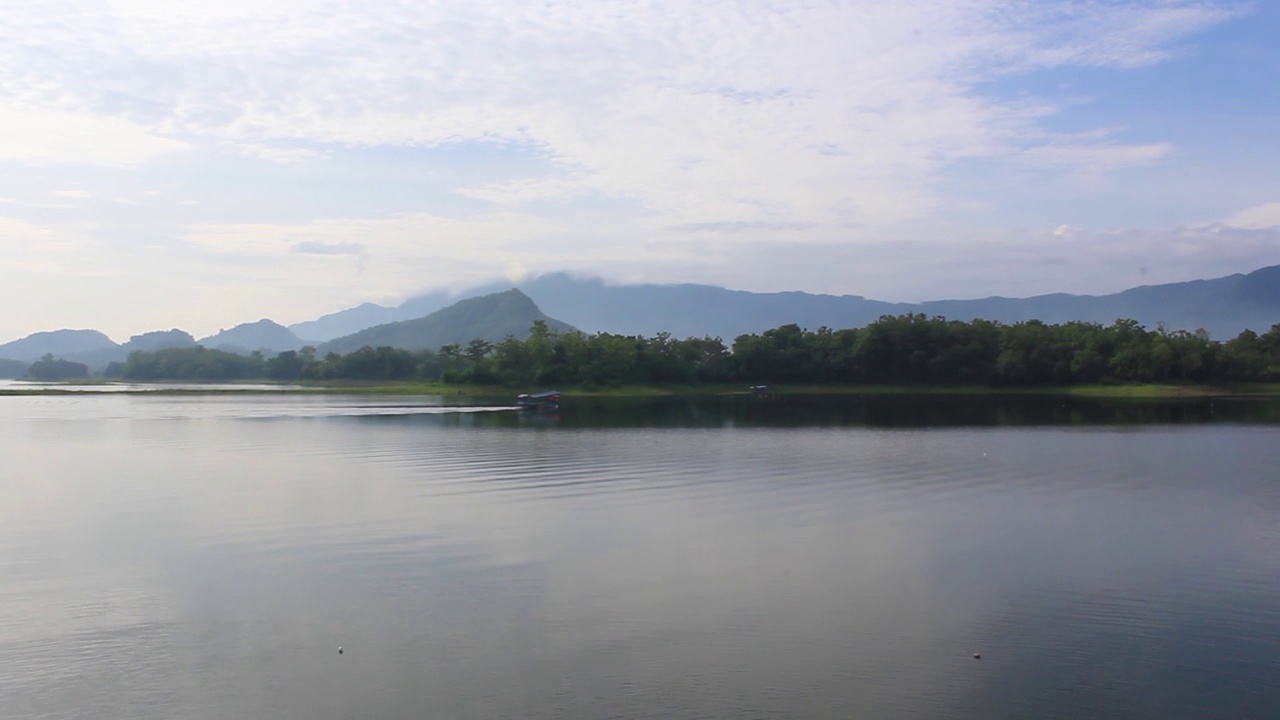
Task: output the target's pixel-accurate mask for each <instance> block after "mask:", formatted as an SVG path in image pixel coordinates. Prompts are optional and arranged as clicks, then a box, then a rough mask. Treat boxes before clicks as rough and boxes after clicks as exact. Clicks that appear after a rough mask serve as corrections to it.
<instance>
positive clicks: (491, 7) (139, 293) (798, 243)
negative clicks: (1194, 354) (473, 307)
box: [0, 0, 1280, 342]
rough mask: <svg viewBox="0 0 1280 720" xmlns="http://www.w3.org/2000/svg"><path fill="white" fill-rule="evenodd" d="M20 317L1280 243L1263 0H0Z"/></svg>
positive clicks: (7, 228) (842, 285) (6, 163)
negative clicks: (565, 281)
mask: <svg viewBox="0 0 1280 720" xmlns="http://www.w3.org/2000/svg"><path fill="white" fill-rule="evenodd" d="M0 6H2V7H3V12H0V308H3V311H0V342H5V341H8V340H11V339H14V338H17V337H21V336H23V335H26V334H29V333H31V332H36V331H40V330H52V329H57V328H64V327H71V328H96V329H99V330H102V331H104V332H106V333H107V334H108V335H110V336H111V337H112V338H113V339H115V340H117V341H124V340H126V339H128V337H129V336H130V335H133V334H137V333H142V332H146V331H150V330H160V329H169V328H174V327H177V328H181V329H184V330H187V331H188V332H191V333H192V334H194V335H196V336H197V337H200V336H203V335H207V334H212V333H214V332H217V331H218V330H219V329H221V328H229V327H231V326H233V325H235V324H237V323H241V322H249V321H254V320H257V319H259V318H262V317H269V318H271V319H273V320H276V321H277V322H281V323H285V324H288V323H293V322H300V321H304V320H310V319H314V318H316V317H318V316H320V315H322V314H325V313H328V312H333V311H336V310H340V309H343V308H346V307H350V306H353V305H357V304H359V303H362V302H366V301H372V302H379V303H383V304H388V303H396V302H399V301H400V300H403V299H405V298H407V297H411V296H413V295H415V294H419V293H421V292H426V291H432V290H441V289H444V290H462V289H465V288H467V287H471V286H475V285H479V284H482V283H487V282H492V281H494V280H497V279H501V278H507V279H510V280H512V281H513V282H514V281H518V280H520V279H522V278H527V277H532V276H535V275H537V274H540V273H545V272H555V271H569V272H573V273H575V274H580V275H584V276H593V277H602V278H605V279H606V280H608V281H611V282H618V283H631V282H700V283H709V284H715V285H721V286H725V287H731V288H735V289H743V290H755V291H778V290H805V291H809V292H823V293H833V294H855V295H862V296H865V297H870V298H875V299H881V300H891V301H919V300H930V299H942V298H970V297H985V296H989V295H1006V296H1027V295H1034V294H1039V293H1047V292H1059V291H1063V292H1075V293H1092V294H1098V293H1108V292H1116V291H1119V290H1122V289H1125V288H1128V287H1132V286H1135V285H1143V284H1152V283H1160V282H1176V281H1182V280H1190V279H1196V278H1204V277H1218V276H1223V275H1228V274H1232V273H1237V272H1248V271H1250V270H1253V269H1256V268H1258V267H1263V266H1266V265H1274V264H1277V263H1280V133H1277V130H1276V129H1277V128H1278V127H1280V40H1277V38H1280V3H1277V2H1273V1H1272V0H1255V1H1252V2H1246V1H1243V0H1127V1H1122V0H1044V1H1038V0H843V1H835V0H830V1H824V0H732V1H730V0H704V1H701V2H689V1H688V0H671V1H663V0H653V1H648V2H645V1H642V0H616V1H615V0H588V1H583V2H549V1H546V2H535V1H534V0H519V1H516V0H464V1H459V2H452V1H449V0H441V1H437V2H433V1H430V0H273V2H270V3H267V2H261V0H220V1H219V2H217V3H209V2H204V1H203V0H201V1H199V2H187V1H186V0H91V1H90V0H42V1H41V2H38V3H35V2H28V1H27V0H0Z"/></svg>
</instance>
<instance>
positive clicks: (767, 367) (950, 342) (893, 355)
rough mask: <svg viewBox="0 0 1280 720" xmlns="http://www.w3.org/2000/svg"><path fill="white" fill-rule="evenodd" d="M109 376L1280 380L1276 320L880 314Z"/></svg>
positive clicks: (168, 363) (589, 383)
mask: <svg viewBox="0 0 1280 720" xmlns="http://www.w3.org/2000/svg"><path fill="white" fill-rule="evenodd" d="M106 375H107V376H110V377H118V378H123V379H126V380H245V379H263V378H265V379H272V380H282V381H297V380H359V381H421V382H445V383H454V384H476V385H507V386H513V387H514V386H556V385H565V386H583V387H593V386H594V387H608V386H618V385H668V384H670V385H694V384H702V383H738V382H746V383H804V384H835V383H841V384H862V383H865V384H902V385H987V386H1011V387H1016V386H1044V385H1068V384H1079V383H1108V382H1115V383H1134V382H1138V383H1162V382H1174V383H1179V382H1181V383H1212V382H1221V381H1243V382H1258V381H1280V325H1275V326H1272V328H1271V329H1270V330H1269V331H1268V332H1266V333H1264V334H1261V335H1259V334H1257V333H1256V332H1254V331H1252V330H1246V331H1244V332H1242V333H1240V334H1239V335H1238V336H1237V337H1235V338H1233V339H1231V340H1228V341H1226V342H1216V341H1212V340H1210V339H1209V337H1208V335H1207V334H1206V333H1205V332H1203V331H1197V332H1186V331H1182V330H1176V331H1167V330H1165V329H1164V328H1162V327H1158V328H1156V329H1154V330H1148V329H1146V328H1144V327H1142V326H1141V325H1139V324H1138V323H1137V322H1136V321H1134V320H1118V321H1116V322H1115V323H1113V324H1111V325H1109V326H1103V325H1100V324H1097V323H1086V322H1067V323H1061V324H1046V323H1043V322H1040V321H1037V320H1029V321H1026V322H1019V323H1013V324H1004V323H998V322H992V321H987V320H973V321H969V322H962V321H957V320H947V319H945V318H941V317H932V318H930V317H926V316H924V315H922V314H910V315H901V316H885V317H882V318H880V319H879V320H877V321H875V322H873V323H871V324H869V325H867V326H865V327H862V328H854V329H844V330H832V329H830V328H826V327H822V328H819V329H817V330H815V331H810V330H806V329H802V328H800V327H799V326H797V325H794V324H793V325H783V326H781V327H778V328H774V329H772V330H766V331H764V332H762V333H759V334H747V335H741V336H739V337H737V338H735V339H734V341H733V344H732V346H726V345H725V344H724V343H723V342H722V341H721V340H720V339H719V338H711V337H706V338H689V339H677V338H673V337H671V336H670V335H669V334H666V333H659V334H657V335H655V336H653V337H640V336H630V335H617V334H612V333H596V334H594V335H587V334H582V333H564V334H560V333H556V332H554V331H552V330H551V329H550V328H548V327H547V325H546V323H545V322H542V321H538V322H535V323H534V325H533V327H532V329H531V332H530V334H529V336H528V337H527V338H525V339H523V340H521V339H516V338H514V337H508V338H507V339H506V340H503V341H501V342H497V343H490V342H487V341H484V340H472V341H471V342H470V343H467V344H466V345H461V344H454V345H445V346H444V347H442V348H440V349H439V351H437V352H432V351H418V352H412V351H409V350H403V349H399V348H391V347H379V348H372V347H364V348H361V349H359V350H356V351H354V352H351V353H347V354H345V355H339V354H336V353H330V354H328V355H325V356H324V357H317V355H316V352H315V350H314V348H309V347H308V348H303V349H302V350H300V351H293V350H290V351H287V352H282V353H279V354H278V355H275V356H273V357H264V356H263V355H262V354H260V353H254V354H253V355H248V356H245V355H237V354H234V353H229V352H224V351H220V350H210V349H206V348H203V347H195V348H173V349H167V350H159V351H154V352H134V353H131V354H130V355H129V358H128V360H127V361H125V362H123V363H113V364H112V366H111V367H110V368H108V370H107V373H106Z"/></svg>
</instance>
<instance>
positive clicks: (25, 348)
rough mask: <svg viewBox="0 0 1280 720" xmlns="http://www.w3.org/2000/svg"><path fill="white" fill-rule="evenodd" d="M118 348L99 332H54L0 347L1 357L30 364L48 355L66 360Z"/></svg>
mask: <svg viewBox="0 0 1280 720" xmlns="http://www.w3.org/2000/svg"><path fill="white" fill-rule="evenodd" d="M115 347H118V346H117V345H116V344H115V342H113V341H112V340H111V338H109V337H107V336H106V335H103V334H102V333H100V332H98V331H97V330H52V331H49V332H38V333H33V334H31V335H28V336H26V337H24V338H22V339H20V340H14V341H13V342H8V343H5V344H4V345H0V357H3V358H9V359H12V360H25V361H27V362H28V364H30V363H33V362H35V361H36V360H39V359H40V358H41V357H43V356H44V355H45V354H46V353H48V354H52V355H53V356H55V357H60V358H65V357H67V356H69V355H71V354H74V353H87V352H93V351H95V350H103V349H110V348H115Z"/></svg>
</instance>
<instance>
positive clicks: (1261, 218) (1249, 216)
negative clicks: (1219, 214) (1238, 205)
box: [1223, 202, 1280, 230]
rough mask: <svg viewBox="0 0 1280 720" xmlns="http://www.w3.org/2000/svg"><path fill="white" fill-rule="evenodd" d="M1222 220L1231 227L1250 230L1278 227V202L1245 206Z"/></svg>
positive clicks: (1279, 206) (1279, 218) (1279, 220)
mask: <svg viewBox="0 0 1280 720" xmlns="http://www.w3.org/2000/svg"><path fill="white" fill-rule="evenodd" d="M1223 222H1224V224H1226V225H1229V226H1231V227H1236V228H1247V229H1250V230H1262V229H1267V228H1276V227H1280V202H1272V203H1266V204H1264V205H1256V206H1254V207H1251V208H1246V209H1244V210H1241V211H1240V212H1238V213H1236V214H1235V215H1232V216H1231V217H1229V218H1227V219H1226V220H1225V221H1223Z"/></svg>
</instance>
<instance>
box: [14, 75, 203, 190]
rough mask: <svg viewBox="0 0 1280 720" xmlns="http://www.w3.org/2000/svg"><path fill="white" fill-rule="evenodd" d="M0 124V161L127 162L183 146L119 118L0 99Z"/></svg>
mask: <svg viewBox="0 0 1280 720" xmlns="http://www.w3.org/2000/svg"><path fill="white" fill-rule="evenodd" d="M0 127H3V128H4V132H3V134H0V162H5V161H7V162H19V163H24V164H47V163H66V164H87V165H124V166H130V165H138V164H141V163H144V162H147V161H148V160H152V159H154V158H157V157H159V156H162V155H165V154H167V153H172V152H175V151H177V150H181V149H182V148H183V147H184V146H183V144H182V143H180V142H177V141H174V140H170V139H167V138H163V137H160V136H158V135H156V134H154V133H151V132H148V131H147V130H145V129H144V128H142V127H140V126H138V125H136V124H134V123H131V122H129V121H127V120H122V119H120V118H113V117H103V116H99V115H93V114H87V113H74V112H64V111H58V110H50V109H40V108H32V107H22V106H19V105H15V104H12V103H7V102H5V99H4V98H3V97H0ZM65 197H72V196H65ZM75 197H83V196H75Z"/></svg>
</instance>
